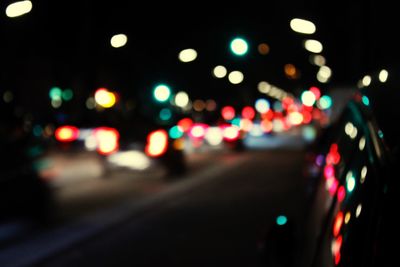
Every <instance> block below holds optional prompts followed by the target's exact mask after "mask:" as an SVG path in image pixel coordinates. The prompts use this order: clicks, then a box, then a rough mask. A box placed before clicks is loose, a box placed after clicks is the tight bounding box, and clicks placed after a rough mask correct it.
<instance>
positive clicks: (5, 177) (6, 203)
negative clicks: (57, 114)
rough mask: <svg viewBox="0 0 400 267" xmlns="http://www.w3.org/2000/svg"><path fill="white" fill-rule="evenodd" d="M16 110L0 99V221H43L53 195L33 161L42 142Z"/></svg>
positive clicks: (48, 215) (48, 214)
mask: <svg viewBox="0 0 400 267" xmlns="http://www.w3.org/2000/svg"><path fill="white" fill-rule="evenodd" d="M16 111H17V109H16V108H15V107H14V106H13V105H12V104H9V103H4V102H0V151H1V156H0V223H3V222H7V221H13V220H23V221H27V220H29V221H35V222H44V221H46V220H47V219H49V218H50V217H51V211H52V210H51V209H52V205H53V202H52V200H53V199H52V195H51V190H50V188H49V186H48V184H47V183H46V182H45V181H44V180H42V179H40V177H39V176H38V172H37V166H36V165H35V162H36V161H35V160H36V159H37V158H38V157H39V156H40V154H41V153H42V152H43V151H44V148H43V144H41V143H40V142H38V140H36V139H35V138H34V137H33V135H32V133H31V131H30V130H29V127H28V125H27V124H26V121H24V118H23V116H22V115H21V116H19V115H18V114H17V113H18V112H16Z"/></svg>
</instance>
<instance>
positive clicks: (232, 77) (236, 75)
mask: <svg viewBox="0 0 400 267" xmlns="http://www.w3.org/2000/svg"><path fill="white" fill-rule="evenodd" d="M243 79H244V75H243V73H242V72H240V71H238V70H235V71H232V72H231V73H229V75H228V80H229V82H230V83H232V84H239V83H241V82H243Z"/></svg>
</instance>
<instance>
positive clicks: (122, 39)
mask: <svg viewBox="0 0 400 267" xmlns="http://www.w3.org/2000/svg"><path fill="white" fill-rule="evenodd" d="M127 42H128V37H127V36H126V35H125V34H122V33H121V34H116V35H114V36H113V37H111V40H110V43H111V46H112V47H114V48H120V47H123V46H124V45H126V43H127Z"/></svg>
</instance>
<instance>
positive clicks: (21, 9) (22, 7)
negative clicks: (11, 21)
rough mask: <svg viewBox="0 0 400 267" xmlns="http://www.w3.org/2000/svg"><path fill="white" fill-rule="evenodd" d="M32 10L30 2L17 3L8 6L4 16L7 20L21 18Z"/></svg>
mask: <svg viewBox="0 0 400 267" xmlns="http://www.w3.org/2000/svg"><path fill="white" fill-rule="evenodd" d="M31 10H32V2H31V1H28V0H27V1H18V2H15V3H12V4H9V5H8V6H7V8H6V15H7V17H9V18H15V17H19V16H22V15H24V14H26V13H29V12H30V11H31Z"/></svg>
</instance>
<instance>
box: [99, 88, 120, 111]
mask: <svg viewBox="0 0 400 267" xmlns="http://www.w3.org/2000/svg"><path fill="white" fill-rule="evenodd" d="M94 99H95V101H96V103H97V104H98V105H100V106H102V107H103V108H111V107H112V106H114V105H115V102H116V97H115V94H114V93H112V92H109V91H107V90H106V89H104V88H101V89H98V90H97V91H96V93H95V95H94Z"/></svg>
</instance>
